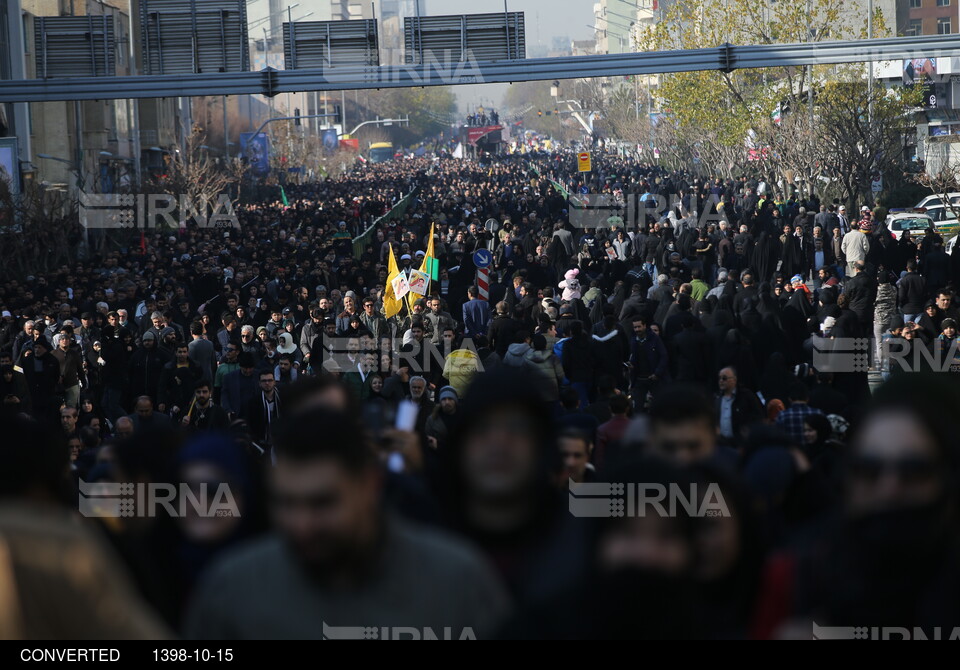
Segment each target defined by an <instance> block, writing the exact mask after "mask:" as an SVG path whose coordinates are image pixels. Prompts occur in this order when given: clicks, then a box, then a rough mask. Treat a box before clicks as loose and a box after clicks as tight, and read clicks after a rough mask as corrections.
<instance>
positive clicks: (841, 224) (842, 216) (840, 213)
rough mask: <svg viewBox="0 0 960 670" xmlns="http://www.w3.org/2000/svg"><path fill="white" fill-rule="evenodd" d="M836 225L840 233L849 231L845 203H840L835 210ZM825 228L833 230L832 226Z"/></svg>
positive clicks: (844, 233) (843, 233)
mask: <svg viewBox="0 0 960 670" xmlns="http://www.w3.org/2000/svg"><path fill="white" fill-rule="evenodd" d="M836 226H837V227H838V228H839V229H840V235H841V236H843V235H846V234H847V233H849V232H850V221H848V220H847V207H846V205H840V208H839V209H838V210H837V224H836ZM827 230H833V228H827Z"/></svg>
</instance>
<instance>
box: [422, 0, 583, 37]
mask: <svg viewBox="0 0 960 670" xmlns="http://www.w3.org/2000/svg"><path fill="white" fill-rule="evenodd" d="M593 5H594V2H593V0H507V9H509V10H510V11H511V12H523V13H524V17H523V18H524V21H525V24H526V28H527V46H534V45H536V44H537V42H538V40H539V42H540V44H545V45H547V46H550V41H551V39H552V38H553V37H555V36H556V37H562V36H567V37H569V38H570V39H574V40H585V39H589V38H590V37H592V36H593V31H592V30H590V26H592V25H593ZM420 11H422V12H424V13H426V14H431V15H439V14H487V13H489V12H502V11H503V0H421V4H420Z"/></svg>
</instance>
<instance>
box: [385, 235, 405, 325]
mask: <svg viewBox="0 0 960 670" xmlns="http://www.w3.org/2000/svg"><path fill="white" fill-rule="evenodd" d="M399 275H400V268H398V267H397V259H396V257H395V256H394V255H393V245H390V261H389V264H388V266H387V290H386V291H384V293H383V313H384V314H385V315H386V317H387V318H388V319H389V318H390V317H392V316H394V315H396V314H397V313H399V312H400V310H401V309H403V301H402V300H397V297H396V294H395V293H394V292H393V280H394V279H395V278H396V277H398V276H399Z"/></svg>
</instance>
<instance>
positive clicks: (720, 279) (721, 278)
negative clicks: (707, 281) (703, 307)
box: [707, 268, 730, 300]
mask: <svg viewBox="0 0 960 670" xmlns="http://www.w3.org/2000/svg"><path fill="white" fill-rule="evenodd" d="M729 278H730V272H729V271H728V270H727V269H726V268H720V271H719V272H717V285H716V286H714V287H713V288H712V289H710V290H709V291H707V298H709V297H710V296H712V295H714V296H716V297H717V299H718V300H719V299H720V296H721V295H723V288H724V285H725V284H726V283H727V279H729Z"/></svg>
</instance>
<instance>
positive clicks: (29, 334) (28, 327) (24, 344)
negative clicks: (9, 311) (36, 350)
mask: <svg viewBox="0 0 960 670" xmlns="http://www.w3.org/2000/svg"><path fill="white" fill-rule="evenodd" d="M34 325H35V323H34V321H33V319H27V320H26V321H24V323H23V331H22V332H21V333H19V334H18V335H17V336H16V337H15V338H14V339H13V360H14V361H19V360H20V354H22V353H23V350H24V349H27V348H32V347H33V340H34V335H33V329H34Z"/></svg>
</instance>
